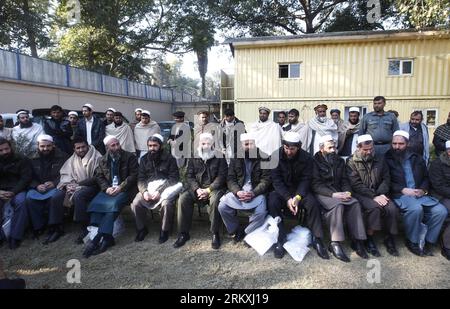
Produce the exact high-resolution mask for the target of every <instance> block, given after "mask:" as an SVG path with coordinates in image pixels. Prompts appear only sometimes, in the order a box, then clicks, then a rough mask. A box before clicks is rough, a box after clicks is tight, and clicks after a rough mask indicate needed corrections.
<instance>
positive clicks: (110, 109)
mask: <svg viewBox="0 0 450 309" xmlns="http://www.w3.org/2000/svg"><path fill="white" fill-rule="evenodd" d="M106 111H107V112H108V111H111V112H113V113H115V112H116V110H115V109H114V108H112V107H110V108H108V109H107V110H106Z"/></svg>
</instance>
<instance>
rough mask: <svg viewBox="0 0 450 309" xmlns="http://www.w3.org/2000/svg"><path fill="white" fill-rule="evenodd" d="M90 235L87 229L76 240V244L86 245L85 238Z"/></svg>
mask: <svg viewBox="0 0 450 309" xmlns="http://www.w3.org/2000/svg"><path fill="white" fill-rule="evenodd" d="M88 234H89V231H88V230H87V229H84V230H83V231H82V232H81V233H80V235H78V237H77V238H76V239H75V243H76V244H77V245H82V244H83V243H84V238H85V237H86V236H87V235H88Z"/></svg>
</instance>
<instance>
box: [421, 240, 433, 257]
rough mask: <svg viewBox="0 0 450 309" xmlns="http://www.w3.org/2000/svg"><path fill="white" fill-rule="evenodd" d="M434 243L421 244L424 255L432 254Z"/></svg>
mask: <svg viewBox="0 0 450 309" xmlns="http://www.w3.org/2000/svg"><path fill="white" fill-rule="evenodd" d="M433 248H434V245H433V244H432V243H429V242H425V246H423V250H422V251H423V255H425V256H434V254H433Z"/></svg>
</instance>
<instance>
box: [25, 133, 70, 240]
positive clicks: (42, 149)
mask: <svg viewBox="0 0 450 309" xmlns="http://www.w3.org/2000/svg"><path fill="white" fill-rule="evenodd" d="M66 160H67V154H66V153H64V152H62V151H61V150H59V149H58V148H56V147H55V143H54V140H53V138H52V137H51V136H50V135H39V136H38V154H37V155H36V156H35V157H34V158H33V159H32V161H31V163H32V166H33V178H32V182H31V184H30V190H29V191H28V192H27V199H26V204H27V208H28V212H29V214H30V218H31V223H32V225H33V230H34V234H35V236H36V237H38V236H39V235H40V234H42V232H43V230H44V229H45V226H46V225H48V226H49V229H48V236H47V238H46V239H45V241H44V242H43V244H44V245H46V244H48V243H52V242H55V241H57V240H58V239H59V238H60V237H61V236H62V235H63V234H64V230H63V218H64V205H63V202H64V197H65V192H64V191H62V190H58V189H57V185H58V184H59V179H60V174H59V171H60V170H61V167H62V166H63V165H64V162H66ZM47 211H48V215H47V214H46V213H47Z"/></svg>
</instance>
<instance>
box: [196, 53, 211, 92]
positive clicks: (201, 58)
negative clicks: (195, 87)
mask: <svg viewBox="0 0 450 309" xmlns="http://www.w3.org/2000/svg"><path fill="white" fill-rule="evenodd" d="M196 53H197V63H198V72H199V73H200V77H201V78H202V97H203V98H204V97H206V72H207V71H208V50H198V51H196Z"/></svg>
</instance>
